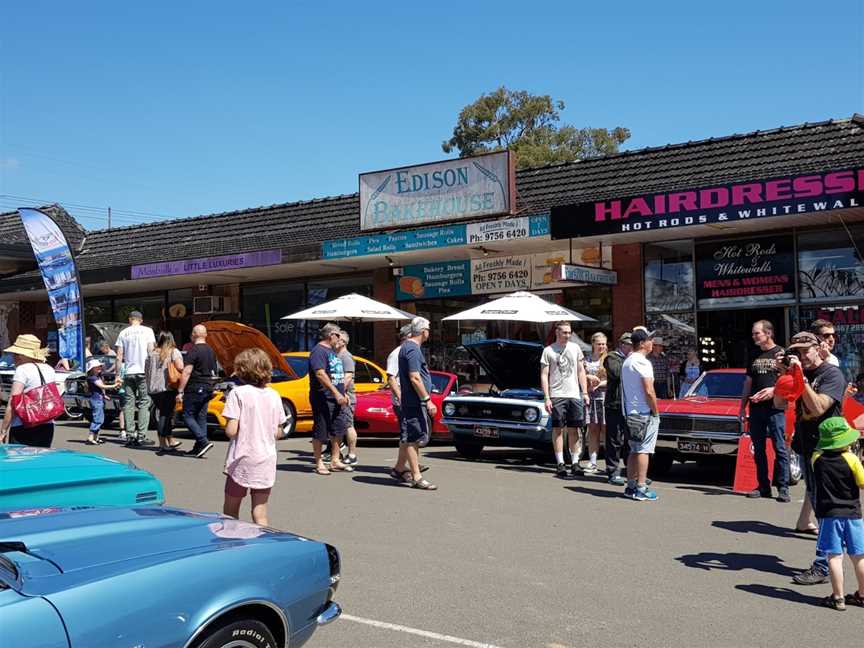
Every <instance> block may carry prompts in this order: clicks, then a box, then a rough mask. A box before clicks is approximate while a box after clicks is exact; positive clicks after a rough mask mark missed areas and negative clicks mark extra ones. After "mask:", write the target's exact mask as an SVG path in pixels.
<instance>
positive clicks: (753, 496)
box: [747, 488, 771, 499]
mask: <svg viewBox="0 0 864 648" xmlns="http://www.w3.org/2000/svg"><path fill="white" fill-rule="evenodd" d="M747 497H749V498H750V499H758V498H760V497H771V491H770V490H769V491H763V490H759V489H758V488H754V489H753V490H752V491H750V492H749V493H747Z"/></svg>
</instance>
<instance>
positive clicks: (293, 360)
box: [283, 356, 309, 378]
mask: <svg viewBox="0 0 864 648" xmlns="http://www.w3.org/2000/svg"><path fill="white" fill-rule="evenodd" d="M283 357H284V358H285V360H286V361H287V362H288V365H289V366H290V367H291V368H292V369H293V370H294V373H296V374H297V377H298V378H302V377H303V376H305V375H306V374H307V373H309V358H303V357H299V356H283Z"/></svg>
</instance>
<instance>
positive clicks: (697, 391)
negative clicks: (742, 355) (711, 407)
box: [688, 371, 747, 398]
mask: <svg viewBox="0 0 864 648" xmlns="http://www.w3.org/2000/svg"><path fill="white" fill-rule="evenodd" d="M745 378H747V376H746V374H743V373H726V372H716V373H714V372H710V371H709V372H707V373H704V374H702V377H701V378H700V379H699V381H698V382H697V383H696V384H695V385H693V388H692V389H691V390H690V392H689V393H688V396H703V397H707V398H741V390H742V389H743V388H744V380H745Z"/></svg>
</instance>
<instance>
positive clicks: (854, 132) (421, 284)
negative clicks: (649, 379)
mask: <svg viewBox="0 0 864 648" xmlns="http://www.w3.org/2000/svg"><path fill="white" fill-rule="evenodd" d="M472 163H473V161H472ZM496 163H497V162H496V161H494V160H491V159H490V160H487V159H486V158H481V159H479V160H478V164H479V165H480V166H483V167H484V169H485V170H486V173H484V175H486V176H487V180H489V181H490V182H492V181H493V178H494V181H496V182H497V183H498V185H499V186H500V187H501V194H502V196H505V194H506V200H504V201H503V203H502V204H501V205H497V204H493V202H494V201H492V199H491V198H490V199H489V201H490V202H488V204H484V202H483V201H484V198H483V196H484V195H486V194H488V193H493V191H492V190H489V191H485V190H483V189H478V190H477V191H476V192H475V193H474V194H470V195H475V196H479V198H477V199H476V200H475V201H474V203H471V201H470V200H469V199H468V198H466V201H465V202H462V203H459V202H458V201H457V202H451V203H448V204H446V205H445V206H444V207H441V206H440V205H438V206H436V205H437V203H436V204H433V203H430V202H428V200H427V198H423V196H424V195H432V196H434V195H436V194H435V191H436V189H442V187H435V184H436V182H437V183H441V184H442V185H443V184H446V182H450V183H451V184H453V185H460V184H463V180H464V184H465V187H466V191H467V190H469V189H470V190H472V191H473V189H471V187H470V185H471V184H472V182H474V181H473V176H471V177H469V176H468V175H467V173H468V172H467V171H466V172H465V174H466V175H464V177H463V175H460V174H462V173H463V172H462V171H460V170H458V169H459V167H458V165H457V166H455V167H454V166H453V165H454V162H453V161H449V162H443V163H433V164H431V165H421V166H419V167H411V168H405V169H391V170H387V171H382V172H376V173H370V174H362V175H361V192H359V193H357V194H353V195H347V196H337V197H332V198H324V199H321V200H313V201H308V202H299V203H289V204H284V205H274V206H270V207H262V208H256V209H249V210H243V211H236V212H229V213H224V214H213V215H208V216H200V217H195V218H189V219H182V220H175V221H169V222H162V223H154V224H147V225H140V226H135V227H127V228H119V229H113V230H99V231H94V232H85V231H84V230H82V229H81V228H80V227H78V226H77V224H75V223H74V220H73V219H71V218H70V217H68V215H65V213H63V212H62V210H60V209H59V208H57V209H55V212H56V214H58V216H57V217H58V218H60V219H61V220H62V221H63V222H64V223H66V226H67V227H68V228H69V231H70V232H72V234H73V235H74V238H75V241H74V245H73V247H75V248H76V250H77V262H78V267H79V274H80V276H81V280H82V290H83V295H84V299H85V311H86V313H85V315H86V319H87V321H91V322H96V321H111V320H120V321H122V320H124V319H125V316H126V315H127V314H128V312H129V311H130V310H132V309H136V308H137V309H139V310H142V312H143V313H144V315H145V319H146V320H147V322H148V323H149V324H151V325H153V326H156V327H158V328H165V329H167V330H171V331H173V332H174V333H175V335H176V336H178V337H179V338H180V339H185V338H186V337H188V332H189V331H190V330H191V327H192V325H193V324H194V323H196V322H197V321H206V320H207V319H226V318H227V319H237V320H239V321H242V322H245V323H248V324H251V325H253V326H255V327H257V328H259V329H261V330H262V331H264V332H265V333H266V334H267V335H268V336H270V337H271V338H272V339H273V340H274V341H275V342H276V344H277V346H279V347H280V348H282V349H286V350H288V349H304V348H308V346H309V345H310V344H311V343H312V340H313V333H314V327H315V326H316V324H315V323H308V324H306V323H302V322H301V323H294V322H291V321H288V320H280V319H279V318H281V317H282V316H283V315H286V314H288V313H291V312H294V311H296V310H300V309H301V308H304V307H306V306H309V305H314V304H316V303H320V302H322V301H325V300H328V299H332V298H334V297H336V296H338V295H340V294H345V293H348V292H360V293H363V294H367V295H370V296H372V297H374V298H376V299H379V300H381V301H386V302H389V303H395V304H398V305H399V306H400V307H401V308H403V309H405V310H408V311H411V312H415V313H418V314H421V315H424V316H426V317H428V318H429V319H430V320H431V321H432V322H433V331H432V333H433V335H432V342H431V344H430V346H429V351H430V355H431V359H432V364H433V365H435V366H436V367H438V368H449V369H454V368H455V369H459V368H460V367H459V363H460V362H462V360H463V359H462V357H461V355H460V354H459V352H458V347H459V346H460V345H461V344H463V343H465V342H468V341H470V340H473V339H479V338H482V337H493V336H499V335H508V336H512V337H520V338H523V339H542V338H543V337H544V336H545V331H541V330H537V329H536V328H533V327H527V326H514V325H511V326H510V327H509V328H508V327H507V326H506V325H504V324H501V323H491V324H487V325H482V326H472V325H471V324H470V323H467V324H466V323H462V324H460V325H457V324H454V323H443V322H441V318H442V317H444V316H446V315H449V314H452V313H453V312H455V311H457V310H460V309H464V308H468V307H470V306H472V305H474V304H476V303H480V302H483V301H485V300H488V299H490V298H494V296H496V295H498V294H500V293H504V292H511V291H512V290H516V289H525V290H532V291H536V292H538V293H540V294H543V295H544V297H546V298H547V299H550V300H553V301H556V302H558V303H561V304H564V305H566V306H568V307H569V308H572V309H574V310H577V311H579V312H582V313H585V314H587V315H591V316H592V317H594V318H596V319H597V323H596V324H592V325H590V326H586V327H577V332H579V333H580V334H581V335H582V337H583V338H585V339H587V338H589V337H590V334H591V333H592V332H594V331H595V330H603V331H605V332H607V334H609V335H615V336H617V335H618V334H620V332H622V331H623V330H626V329H629V328H631V327H632V326H634V325H636V324H640V323H643V322H646V323H647V324H648V326H650V327H652V328H658V329H659V330H661V331H662V332H663V335H664V337H667V338H670V340H671V341H672V347H671V351H672V353H673V355H674V356H675V357H681V355H682V354H683V353H684V352H685V350H686V349H687V348H699V349H700V351H703V352H704V355H705V356H706V357H712V356H713V358H714V364H716V365H724V364H725V365H729V366H741V365H742V364H743V358H744V355H743V354H744V352H745V350H746V349H747V347H748V346H749V344H750V342H749V340H750V336H749V328H750V324H751V323H752V321H754V320H755V319H760V318H763V317H766V318H768V319H771V320H772V321H774V323H775V325H776V326H777V328H778V338H779V339H780V340H785V339H787V338H788V335H789V333H790V332H791V331H793V330H795V329H798V328H800V327H802V326H804V325H806V324H808V323H809V321H811V320H812V319H814V318H815V317H817V316H821V317H826V318H827V319H832V320H833V321H834V322H835V326H836V327H837V328H838V331H839V332H840V335H841V353H843V354H845V355H846V356H847V358H846V360H844V362H845V365H844V369H845V370H846V371H847V374H850V375H853V374H854V373H855V372H856V371H861V370H862V369H861V367H862V361H864V359H862V357H861V354H862V349H864V263H862V259H861V247H862V245H861V242H862V241H864V208H862V207H861V205H864V171H862V169H864V117H862V116H859V115H855V116H853V117H852V118H850V119H843V120H831V121H827V122H820V123H816V124H804V125H800V126H795V127H790V128H780V129H776V130H772V131H763V132H756V133H749V134H742V135H734V136H730V137H722V138H715V139H710V140H704V141H699V142H688V143H685V144H677V145H669V146H664V147H658V148H651V149H642V150H639V151H630V152H626V153H622V154H618V155H614V156H609V157H605V158H596V159H591V160H585V161H581V162H574V163H567V164H560V165H553V166H547V167H542V168H537V169H527V170H520V171H517V172H515V173H513V172H512V171H511V170H509V169H507V168H506V166H503V167H502V166H500V165H499V166H497V167H496V166H495V164H496ZM448 165H450V166H448ZM475 166H476V165H475ZM487 167H488V168H487ZM469 170H470V171H471V173H473V174H474V175H476V173H475V170H474V169H469ZM448 171H450V172H451V173H450V174H449V175H445V174H447V172H448ZM436 173H437V174H438V175H437V176H436V175H435V174H436ZM490 174H491V175H490ZM414 176H417V177H418V178H419V179H418V180H414V179H413V177H414ZM388 177H390V178H391V180H390V181H389V182H390V184H387V182H388V181H387V178H388ZM445 181H446V182H445ZM481 181H482V179H481ZM364 182H365V183H366V184H365V185H364V184H363V183H364ZM412 183H415V184H412ZM364 187H368V189H367V188H364ZM382 187H384V188H386V190H387V191H392V194H393V196H394V201H396V200H401V199H403V198H406V199H408V198H410V199H411V200H412V201H413V202H410V203H398V202H394V203H393V204H391V205H389V206H385V207H382V208H381V209H378V206H379V205H378V204H377V203H380V202H381V201H380V200H378V201H377V203H376V201H375V199H374V196H375V195H376V194H375V191H377V190H378V189H379V188H382ZM415 188H416V189H417V191H416V192H414V191H413V190H414V189H415ZM373 190H375V191H373ZM400 190H401V192H400ZM382 191H385V189H382ZM496 191H497V190H496ZM364 192H365V193H364ZM424 192H425V193H424ZM385 193H386V191H385ZM400 193H401V194H404V196H400V195H399V194H400ZM409 194H416V195H415V196H410V195H409ZM380 195H381V193H380V192H379V194H378V196H379V197H380ZM466 195H468V194H466ZM417 196H420V197H419V198H417ZM496 196H497V194H496ZM495 200H497V198H495ZM400 204H402V206H401V207H400V206H399V205H400ZM405 204H408V207H405ZM472 207H477V208H478V209H477V210H475V211H472ZM376 209H377V210H378V211H376ZM484 209H485V211H484ZM448 210H449V211H448ZM67 219H68V221H69V222H67ZM376 219H377V220H376ZM16 228H17V229H16ZM64 231H65V230H64ZM0 233H5V234H6V235H7V236H6V240H10V241H12V240H18V241H23V242H24V244H25V245H26V239H25V238H23V231H21V230H20V224H17V216H16V215H15V214H14V213H13V214H7V215H3V216H0ZM16 237H17V238H16ZM71 240H72V238H70V241H71ZM2 261H3V259H2V258H0V262H2ZM562 262H563V263H566V264H568V265H572V266H581V267H582V272H580V273H579V277H578V278H581V279H584V281H581V282H574V281H557V280H556V276H557V275H556V274H555V272H554V267H555V265H556V264H558V263H562ZM17 263H18V265H16V266H14V267H13V268H12V269H11V270H10V271H8V272H7V273H6V274H5V275H4V276H3V277H2V278H0V303H3V304H6V306H5V308H7V309H9V313H8V315H10V316H9V317H8V328H9V330H10V331H15V332H17V331H18V330H32V331H34V332H36V333H37V334H38V335H42V336H47V335H48V333H49V331H50V329H51V326H52V324H53V323H52V322H50V321H49V320H50V316H49V315H48V312H49V311H48V306H47V303H46V301H47V300H46V298H45V292H44V289H43V287H42V285H41V281H40V278H39V275H38V273H37V272H36V271H35V269H34V268H35V264H32V263H30V264H29V265H28V264H27V261H26V259H19V260H18V261H17ZM586 268H587V269H588V270H593V272H589V271H587V270H586ZM353 328H354V331H353V333H354V335H353V336H352V337H353V338H354V342H355V343H356V345H357V347H358V348H359V349H360V351H361V353H365V354H366V355H368V356H371V357H373V358H376V359H378V360H379V361H380V360H382V359H383V358H384V357H385V356H386V354H387V352H388V351H389V350H390V348H391V347H392V345H393V343H394V339H395V337H394V333H395V325H394V324H391V323H387V324H376V325H374V326H373V325H358V326H356V327H353Z"/></svg>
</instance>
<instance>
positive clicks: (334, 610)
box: [315, 601, 342, 626]
mask: <svg viewBox="0 0 864 648" xmlns="http://www.w3.org/2000/svg"><path fill="white" fill-rule="evenodd" d="M340 616H342V608H341V607H339V604H338V603H335V602H333V601H330V603H329V604H328V605H327V607H326V608H325V609H324V611H323V612H322V613H321V614H319V615H318V618H317V619H316V620H315V622H316V623H317V624H318V625H319V626H323V625H327V624H328V623H332V622H333V621H335V620H336V619H338V618H339V617H340Z"/></svg>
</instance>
